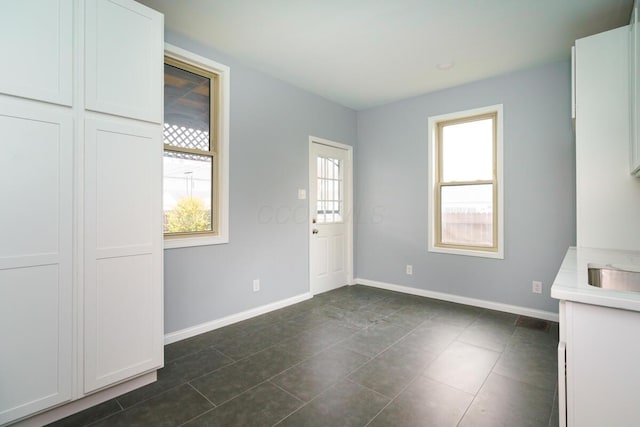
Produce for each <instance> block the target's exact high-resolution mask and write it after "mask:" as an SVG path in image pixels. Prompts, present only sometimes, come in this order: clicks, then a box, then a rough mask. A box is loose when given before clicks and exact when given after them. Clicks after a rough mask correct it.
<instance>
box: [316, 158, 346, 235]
mask: <svg viewBox="0 0 640 427" xmlns="http://www.w3.org/2000/svg"><path fill="white" fill-rule="evenodd" d="M316 165H317V177H318V179H317V182H318V192H317V208H316V211H317V212H316V214H317V221H318V222H319V223H325V224H326V223H336V222H342V217H343V215H342V206H343V203H342V202H343V200H342V197H343V189H342V188H343V187H342V186H343V175H342V166H343V165H342V160H340V159H333V158H330V157H318V158H317V163H316Z"/></svg>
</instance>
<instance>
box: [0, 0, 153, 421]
mask: <svg viewBox="0 0 640 427" xmlns="http://www.w3.org/2000/svg"><path fill="white" fill-rule="evenodd" d="M2 9H3V11H2V14H0V49H1V50H2V52H3V57H4V59H5V61H4V63H5V66H3V67H0V132H2V143H0V340H1V341H0V342H2V350H1V351H0V425H4V424H7V423H10V422H13V421H16V420H19V419H23V418H26V417H29V416H31V415H33V414H36V413H39V412H42V411H46V410H48V409H51V408H54V407H59V406H60V405H63V404H65V403H69V402H74V403H77V402H78V401H79V400H82V399H83V398H87V396H90V395H92V396H94V397H95V396H99V395H100V393H105V391H104V390H106V389H109V388H110V387H112V386H113V385H115V384H117V387H119V390H122V391H121V392H124V391H127V390H128V388H127V384H134V383H135V384H136V385H137V386H139V385H141V384H143V383H144V382H140V381H139V379H140V378H141V377H140V376H141V375H147V376H149V375H150V373H153V372H154V371H155V370H156V369H158V368H159V367H161V366H162V363H163V356H162V354H163V353H162V336H163V325H162V304H163V297H162V217H161V212H162V210H161V192H162V189H161V185H162V171H161V169H162V140H161V137H162V90H163V89H162V85H163V68H162V64H163V16H162V15H161V14H160V13H158V12H155V11H153V10H151V9H149V8H147V7H145V6H142V5H140V4H138V3H136V2H134V1H132V0H30V1H29V2H25V1H23V0H5V1H4V2H3V5H2ZM134 378H137V379H136V380H132V379H134ZM147 382H148V381H147ZM130 388H131V387H129V389H130ZM111 390H114V389H113V388H112V389H111ZM110 395H111V396H112V395H113V393H111V394H110ZM67 406H72V404H69V405H67ZM75 407H76V408H78V409H81V407H80V406H77V405H76V406H75Z"/></svg>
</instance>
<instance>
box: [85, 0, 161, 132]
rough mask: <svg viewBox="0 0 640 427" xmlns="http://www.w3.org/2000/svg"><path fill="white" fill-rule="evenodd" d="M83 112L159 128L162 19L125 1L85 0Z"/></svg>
mask: <svg viewBox="0 0 640 427" xmlns="http://www.w3.org/2000/svg"><path fill="white" fill-rule="evenodd" d="M85 7H86V12H85V16H86V22H85V28H86V34H85V46H86V48H85V51H86V60H85V64H86V69H85V73H86V74H85V75H86V80H85V88H86V92H85V99H86V108H87V109H89V110H93V111H100V112H103V113H109V114H117V115H120V116H124V117H131V118H135V119H139V120H147V121H150V122H155V123H161V122H162V121H163V117H162V112H163V105H162V98H163V95H162V90H163V87H162V85H163V75H164V73H163V69H162V68H159V67H158V66H157V64H156V63H155V62H156V61H157V58H159V57H160V58H161V57H162V56H163V52H164V39H163V38H162V37H160V38H158V37H157V34H158V33H162V32H163V31H164V18H163V15H162V14H160V13H157V12H156V11H154V10H151V9H149V8H147V7H145V6H143V5H141V4H138V3H135V2H133V1H131V0H87V1H86V4H85Z"/></svg>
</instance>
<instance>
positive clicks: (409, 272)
mask: <svg viewBox="0 0 640 427" xmlns="http://www.w3.org/2000/svg"><path fill="white" fill-rule="evenodd" d="M407 274H408V275H409V276H411V275H412V274H413V265H411V264H407Z"/></svg>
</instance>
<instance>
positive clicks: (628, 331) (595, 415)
mask: <svg viewBox="0 0 640 427" xmlns="http://www.w3.org/2000/svg"><path fill="white" fill-rule="evenodd" d="M560 304H561V310H560V328H561V335H560V340H561V342H560V347H559V349H561V350H562V349H563V348H566V395H565V396H566V399H563V394H560V390H561V388H562V386H561V387H560V388H559V389H558V390H559V399H560V402H562V403H564V402H563V400H564V401H566V411H567V415H566V423H567V424H566V425H568V426H570V427H574V426H579V427H589V426H605V425H609V426H619V427H625V426H637V425H638V420H640V405H638V384H640V365H639V364H638V354H640V340H638V339H637V335H638V330H639V329H640V312H635V311H628V310H620V309H615V308H608V307H600V306H596V305H589V304H582V303H576V302H570V301H561V303H560ZM559 353H560V352H559ZM558 362H559V366H560V364H562V365H564V363H563V362H564V361H563V360H562V359H560V360H559V361H558ZM560 380H561V381H560V382H561V383H562V377H561V378H560ZM562 403H561V404H560V405H559V406H560V407H561V408H562V406H563V405H562ZM562 415H563V414H562V413H561V414H560V419H561V425H562V421H564V420H563V417H562Z"/></svg>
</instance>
